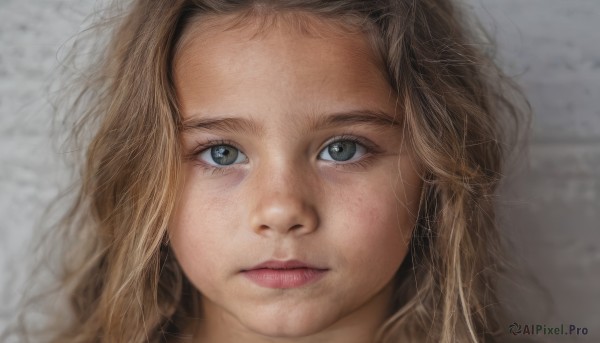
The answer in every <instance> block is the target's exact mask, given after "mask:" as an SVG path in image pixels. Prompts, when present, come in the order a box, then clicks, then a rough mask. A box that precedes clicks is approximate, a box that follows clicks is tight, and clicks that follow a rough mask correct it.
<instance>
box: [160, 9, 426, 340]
mask: <svg viewBox="0 0 600 343" xmlns="http://www.w3.org/2000/svg"><path fill="white" fill-rule="evenodd" d="M228 22H230V18H229V17H221V18H217V19H214V20H213V21H212V23H213V24H214V25H210V26H208V25H205V24H203V23H199V22H196V23H192V24H190V25H191V27H190V28H188V29H187V31H186V34H185V35H184V38H183V42H184V43H183V44H182V45H181V48H180V49H179V50H178V52H177V54H176V58H175V60H174V69H173V73H174V82H175V88H176V91H177V96H178V101H179V104H180V109H181V113H182V117H183V120H184V122H186V123H188V122H190V121H191V120H194V119H195V118H198V117H202V118H223V117H224V116H227V117H235V118H245V119H248V120H252V121H253V122H255V124H256V125H257V126H260V127H262V129H263V130H264V132H263V133H262V134H261V135H256V134H255V133H253V132H250V131H247V132H225V131H219V130H187V131H185V132H184V133H183V135H182V145H183V149H184V152H185V153H186V156H188V159H187V160H186V162H185V164H184V177H185V182H184V187H183V189H182V191H181V196H180V200H179V203H178V206H177V208H176V212H175V213H174V216H173V218H172V221H171V225H170V227H169V235H170V244H171V247H172V250H173V251H174V253H175V256H176V258H177V260H178V261H179V263H180V265H181V268H182V269H183V271H184V273H185V274H186V275H187V277H188V278H189V279H190V281H191V282H192V283H193V284H194V286H196V287H197V288H198V290H200V292H201V294H202V304H201V305H202V310H203V313H204V315H203V318H202V320H199V321H197V322H194V323H193V325H192V326H191V328H193V329H192V332H190V333H191V334H192V335H193V337H194V338H193V341H197V342H219V343H220V342H248V343H253V342H274V343H275V342H277V343H279V342H285V343H292V342H311V343H314V342H333V343H335V342H344V343H352V342H371V341H372V340H373V337H374V335H375V332H376V331H377V329H378V328H379V326H380V325H381V324H382V323H383V322H384V321H385V319H386V316H387V315H388V312H389V310H390V309H389V304H390V298H391V296H392V291H393V284H392V282H391V281H392V278H393V277H394V275H395V273H396V271H397V270H398V267H399V266H400V264H401V263H402V261H403V259H404V257H405V256H406V253H407V250H408V244H409V240H410V237H411V234H412V230H413V227H414V224H415V219H416V212H417V210H418V200H419V194H420V189H421V186H422V183H421V180H420V177H419V172H418V170H416V169H415V167H414V163H413V158H412V157H411V154H410V152H409V151H407V150H406V149H405V147H404V144H403V143H402V138H403V136H402V129H401V126H388V127H377V126H372V125H367V124H360V125H357V124H353V125H337V126H335V127H329V128H317V129H316V130H309V127H310V123H311V121H310V118H313V119H314V118H319V117H322V116H327V115H328V114H329V113H334V112H340V111H347V110H355V109H372V110H380V111H385V112H386V113H389V114H391V115H392V116H393V115H394V113H395V101H396V97H395V95H394V92H393V91H392V89H391V88H390V86H389V84H388V83H387V81H386V80H385V78H384V77H383V74H382V73H381V72H380V70H381V68H380V66H378V65H377V64H376V63H375V62H374V61H376V59H375V58H374V55H373V53H372V51H371V49H370V46H369V44H368V43H367V38H366V36H365V35H364V34H345V35H339V34H335V32H334V30H332V29H331V25H325V24H324V23H321V22H319V20H313V21H312V22H311V27H313V28H316V29H318V30H319V33H320V37H314V36H310V35H307V34H305V33H300V32H296V31H295V30H293V29H290V27H289V26H286V24H285V21H282V23H281V24H279V25H277V26H274V27H273V28H271V29H269V30H268V32H267V33H263V34H260V35H256V36H254V35H253V33H256V32H255V31H254V30H252V28H253V26H252V24H251V23H248V24H247V25H245V26H242V27H240V28H238V29H234V30H228V31H227V30H224V25H225V24H227V23H228ZM203 25H205V26H203ZM398 116H401V114H398ZM342 134H348V135H351V136H357V137H362V138H364V139H367V140H368V141H370V142H371V143H372V144H373V145H374V146H376V147H377V149H378V152H376V153H367V154H365V153H362V152H360V153H358V152H357V153H356V154H355V156H354V157H353V158H352V159H351V160H350V161H345V162H339V161H332V160H331V157H330V155H323V154H322V151H323V150H327V148H328V146H330V144H331V143H332V142H334V141H335V140H333V138H335V137H336V136H340V135H342ZM212 139H220V140H227V141H231V142H233V143H235V144H236V146H237V147H238V148H239V152H240V153H243V156H241V157H240V161H241V162H239V163H237V162H236V163H234V164H232V165H228V166H226V168H227V169H225V171H224V172H220V173H211V172H210V171H207V170H205V169H203V168H202V163H203V162H204V163H209V164H216V162H215V161H214V160H213V159H211V158H210V156H211V155H210V150H209V151H208V153H204V154H198V155H194V154H193V153H194V152H197V150H198V145H199V144H201V143H204V142H205V141H207V140H212ZM359 150H360V148H359ZM205 151H206V150H205ZM360 160H363V161H367V162H366V163H365V165H364V166H350V165H349V164H346V165H344V163H349V162H357V161H360ZM217 165H218V164H217ZM273 259H275V260H289V259H298V260H302V261H304V262H307V263H310V264H313V265H316V266H319V267H322V268H327V269H328V271H327V272H326V274H325V276H324V277H323V278H322V279H320V280H319V281H317V282H315V283H312V284H309V285H305V286H302V287H298V288H291V289H272V288H265V287H261V286H259V285H257V284H255V283H253V282H251V281H249V280H248V279H247V278H245V277H244V276H243V275H242V273H240V271H241V270H242V269H247V268H250V267H252V266H254V265H256V264H259V263H261V262H264V261H267V260H273Z"/></svg>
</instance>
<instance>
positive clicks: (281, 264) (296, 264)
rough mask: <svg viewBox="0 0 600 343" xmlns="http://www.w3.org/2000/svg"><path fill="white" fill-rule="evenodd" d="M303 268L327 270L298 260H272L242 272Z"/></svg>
mask: <svg viewBox="0 0 600 343" xmlns="http://www.w3.org/2000/svg"><path fill="white" fill-rule="evenodd" d="M301 268H305V269H315V270H326V269H327V268H320V267H317V266H314V265H312V264H309V263H305V262H302V261H298V260H288V261H277V260H270V261H266V262H263V263H261V264H258V265H256V266H254V267H251V268H249V269H245V270H242V271H248V270H256V269H282V270H287V269H301Z"/></svg>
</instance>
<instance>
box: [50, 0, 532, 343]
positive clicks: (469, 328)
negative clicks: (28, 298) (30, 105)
mask: <svg viewBox="0 0 600 343" xmlns="http://www.w3.org/2000/svg"><path fill="white" fill-rule="evenodd" d="M112 8H113V9H116V10H117V14H116V15H113V16H111V17H110V18H109V19H104V21H103V24H101V25H97V26H95V29H96V31H93V32H109V35H108V36H107V37H108V39H107V40H105V41H102V40H100V39H99V38H98V37H97V38H98V39H99V40H98V41H101V42H102V43H101V44H100V45H98V46H97V49H95V50H94V51H95V55H93V56H95V57H94V58H92V59H91V60H90V62H89V63H88V65H87V68H86V69H84V72H85V73H84V74H83V75H82V78H81V80H80V81H81V82H79V83H76V85H77V87H79V91H78V93H77V96H75V97H74V98H72V99H73V100H74V101H73V102H72V103H71V107H69V108H70V111H69V116H70V117H69V118H75V120H72V121H70V122H71V123H74V126H73V128H72V138H73V140H72V141H71V142H72V144H73V146H74V147H75V149H77V148H80V147H82V146H85V147H87V150H85V151H83V153H82V157H83V158H84V160H82V161H81V169H80V170H81V173H80V180H79V181H78V182H77V185H76V192H75V196H74V198H73V200H72V206H71V207H70V209H69V211H68V212H67V213H66V214H65V215H64V217H62V219H61V220H60V222H59V223H58V224H57V225H56V228H57V231H56V232H58V233H59V236H58V237H60V239H61V240H62V242H63V249H62V250H63V251H64V256H65V258H64V260H63V269H62V270H63V273H62V274H61V278H60V287H61V289H62V291H63V292H66V294H67V297H68V299H69V301H70V305H71V316H69V317H68V321H66V322H65V323H63V324H62V325H60V326H57V328H59V329H58V330H57V331H55V332H54V333H53V338H52V339H51V340H50V341H51V342H57V343H58V342H60V343H65V342H72V343H75V342H82V343H83V342H85V343H89V342H99V343H100V342H111V343H112V342H128V343H136V342H140V343H141V342H172V341H174V339H175V337H178V336H181V335H184V334H185V332H184V326H185V323H186V320H187V319H189V318H193V317H198V316H199V315H200V313H199V308H198V307H199V301H200V293H199V291H198V290H197V289H195V288H194V287H193V286H192V285H191V283H190V282H189V281H188V279H187V278H186V276H185V275H184V274H183V273H182V271H181V269H180V267H179V265H178V263H177V261H176V260H175V259H174V257H173V255H172V254H171V253H170V251H169V246H168V242H167V241H166V237H167V226H168V222H169V219H170V217H171V215H172V213H173V210H174V206H175V202H176V199H177V196H178V192H179V190H180V188H181V185H182V181H181V180H182V177H181V167H180V166H181V163H182V156H181V148H180V140H179V137H180V131H181V118H180V114H179V110H178V104H177V98H176V93H175V90H174V85H173V75H172V73H173V71H172V61H173V58H174V55H175V54H176V51H177V47H178V44H179V43H180V40H179V38H180V37H181V36H182V33H183V32H184V30H185V28H186V27H187V26H188V25H189V23H190V22H191V21H202V20H203V19H204V18H209V17H214V16H220V15H224V14H233V15H236V16H235V17H236V18H237V19H238V21H237V22H238V24H244V23H246V22H247V21H249V20H256V19H266V18H277V17H278V16H279V15H281V14H284V13H288V14H289V13H292V14H298V16H297V18H300V19H301V18H302V16H303V15H304V16H306V15H308V16H313V17H316V18H319V19H322V20H323V21H326V22H330V23H332V24H333V25H332V26H337V27H345V28H349V29H354V30H359V31H360V32H364V33H365V35H366V36H367V37H368V39H369V41H370V42H371V43H372V47H373V53H374V54H375V55H376V56H377V57H378V58H379V59H380V61H381V62H382V66H381V68H382V70H384V71H385V75H386V77H387V80H388V82H389V84H390V86H391V88H392V89H394V90H395V91H396V93H397V95H398V107H399V108H398V109H399V110H400V112H401V113H403V115H404V116H405V117H404V125H405V127H404V129H405V130H406V139H405V143H406V144H408V145H409V147H410V148H411V149H412V150H413V151H414V152H415V156H417V158H418V159H419V161H418V162H419V163H420V165H421V166H422V168H423V169H424V170H425V174H424V176H423V181H424V186H423V189H422V194H421V202H420V210H419V216H418V220H417V224H416V227H415V230H414V234H413V237H412V241H411V243H410V252H409V254H408V255H407V257H406V259H405V261H404V263H403V264H402V266H401V268H400V270H399V271H398V274H397V277H396V278H395V293H394V298H393V301H394V304H393V305H394V306H393V307H394V310H393V312H392V313H390V314H389V317H388V318H387V320H386V322H385V323H383V325H382V326H381V328H380V330H379V332H378V334H377V336H376V337H374V338H373V341H374V342H379V343H399V342H436V343H450V342H472V343H482V342H495V341H497V337H498V336H499V334H500V331H499V326H498V325H499V315H500V313H501V309H500V308H499V307H498V306H497V305H498V301H497V298H496V294H495V279H496V277H497V275H498V273H499V269H500V266H501V261H502V259H501V249H500V246H501V244H500V243H501V242H500V239H499V235H498V229H497V227H496V220H495V215H494V213H495V211H494V198H495V193H496V190H497V186H498V184H499V182H500V180H501V175H502V173H503V165H504V164H503V162H504V160H505V157H506V153H507V151H508V149H507V147H509V146H510V145H508V142H509V141H510V140H508V139H507V137H508V135H507V133H508V132H512V131H514V129H515V127H517V126H513V125H512V124H515V123H516V124H518V123H519V121H520V119H519V118H520V117H522V114H524V113H525V112H526V111H524V110H522V109H521V108H520V106H518V104H517V102H516V100H515V99H517V98H516V97H515V96H517V97H518V96H519V94H520V92H519V90H518V87H516V86H515V85H514V83H513V82H512V81H511V80H510V79H509V78H508V77H506V76H505V74H503V73H502V71H501V70H500V69H499V67H498V66H497V64H496V62H495V60H494V50H493V44H492V42H491V40H490V39H489V37H488V36H487V35H486V34H485V31H483V30H482V29H481V28H480V26H481V25H479V24H478V23H477V21H476V20H474V19H473V18H472V17H470V16H468V15H466V12H465V11H464V10H462V9H461V8H459V7H458V6H457V4H455V3H454V2H453V1H449V0H372V1H359V0H356V1H355V0H330V1H318V0H277V1H275V0H204V1H202V0H152V1H148V0H135V1H131V2H129V3H128V4H127V5H126V6H119V5H115V7H112ZM300 19H299V21H298V22H299V23H302V20H300ZM265 22H266V21H265ZM264 27H265V29H268V26H264ZM108 28H110V30H107V29H108ZM91 32H92V31H91ZM521 99H522V98H521ZM524 103H525V104H526V100H525V102H524ZM65 242H66V243H65Z"/></svg>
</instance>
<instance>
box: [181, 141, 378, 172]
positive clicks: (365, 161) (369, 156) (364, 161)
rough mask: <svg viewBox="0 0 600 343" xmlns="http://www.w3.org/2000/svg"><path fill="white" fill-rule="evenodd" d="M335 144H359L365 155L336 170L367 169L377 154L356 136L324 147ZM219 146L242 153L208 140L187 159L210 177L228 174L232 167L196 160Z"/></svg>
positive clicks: (339, 165)
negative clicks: (343, 168) (216, 165)
mask: <svg viewBox="0 0 600 343" xmlns="http://www.w3.org/2000/svg"><path fill="white" fill-rule="evenodd" d="M337 142H353V143H356V144H360V145H361V146H363V147H364V148H365V154H364V155H363V157H361V159H360V160H358V161H356V162H349V163H333V164H334V165H335V167H336V168H338V167H345V168H367V167H368V166H369V165H371V163H372V162H373V157H375V155H377V154H378V153H379V149H378V148H377V147H376V146H375V145H374V144H373V143H371V142H369V141H368V140H366V139H364V138H361V137H357V136H354V135H351V134H342V135H339V136H335V137H333V138H332V139H331V140H330V141H329V142H328V143H327V144H326V145H325V147H327V146H329V145H331V144H333V143H337ZM220 145H228V146H231V147H233V148H235V149H237V150H239V151H242V149H240V148H239V147H238V146H237V144H236V143H234V142H232V141H229V140H221V139H215V140H208V141H206V142H204V143H198V146H197V147H196V149H194V151H193V152H192V153H191V154H190V155H189V157H188V158H187V159H188V160H193V161H194V162H195V164H196V165H197V166H199V167H200V168H202V169H203V170H204V171H206V172H209V173H210V174H211V175H221V174H224V173H226V172H228V171H229V170H230V169H232V168H233V167H232V166H223V167H215V166H213V165H210V164H208V163H205V162H202V161H201V160H199V159H198V156H199V155H200V154H201V153H203V152H204V151H206V150H208V149H211V148H213V147H215V146H220ZM323 149H325V148H323ZM323 149H321V150H319V155H320V152H321V151H323Z"/></svg>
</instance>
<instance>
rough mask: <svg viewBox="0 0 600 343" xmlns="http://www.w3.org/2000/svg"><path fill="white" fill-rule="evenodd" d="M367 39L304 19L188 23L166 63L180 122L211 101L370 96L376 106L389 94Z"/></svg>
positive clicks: (206, 19)
mask: <svg viewBox="0 0 600 343" xmlns="http://www.w3.org/2000/svg"><path fill="white" fill-rule="evenodd" d="M300 18H301V19H300ZM369 38H370V34H369V33H366V32H364V30H361V29H360V28H357V27H352V26H347V25H342V24H340V23H338V22H333V21H331V20H329V19H323V18H317V17H314V16H311V15H303V16H302V17H294V16H287V17H286V16H281V17H277V18H271V19H264V18H263V19H261V20H254V19H253V18H251V19H245V20H241V19H240V17H239V16H233V15H222V16H212V17H202V18H198V19H196V20H193V21H191V22H190V23H189V25H188V26H187V27H186V29H185V30H184V32H183V35H182V37H181V39H180V42H179V44H178V46H177V48H176V53H175V58H174V65H173V74H174V80H175V86H176V89H177V93H178V98H179V100H180V103H181V106H182V113H183V115H184V117H185V114H186V112H189V111H192V110H198V108H197V107H200V106H202V105H207V106H208V105H209V104H210V103H211V102H214V101H216V100H220V102H221V104H222V103H223V102H227V101H230V102H232V101H236V102H238V103H240V102H244V96H245V95H247V97H246V100H248V98H250V97H252V99H266V98H268V97H269V96H270V97H273V96H275V95H276V94H279V95H281V96H280V97H279V99H283V98H286V94H289V93H290V92H291V93H294V94H295V95H296V96H304V97H305V99H318V98H321V99H323V101H327V102H329V101H330V100H340V101H341V100H342V99H340V97H348V96H349V95H354V96H356V99H357V100H360V99H361V98H363V99H364V98H368V97H370V98H373V95H375V94H376V97H379V98H378V99H377V100H374V101H380V102H381V100H382V98H383V97H385V98H386V99H387V98H388V97H389V96H390V95H391V89H390V87H389V84H388V83H387V81H386V77H385V76H384V72H383V70H384V69H385V68H384V67H383V65H382V63H381V60H380V58H378V55H377V54H376V53H375V50H374V47H373V43H372V41H371V40H370V39H369ZM249 86H251V87H252V88H253V89H249ZM261 89H262V90H265V91H264V92H263V93H261ZM284 90H285V91H286V92H287V93H286V94H283V93H281V92H283V91H284ZM278 92H280V93H278ZM228 94H229V96H228ZM234 96H235V98H234ZM325 98H327V99H325ZM290 99H291V98H290ZM256 102H257V101H255V100H254V101H251V102H250V103H251V104H256ZM246 103H248V102H246ZM263 104H264V105H266V103H263ZM209 107H210V106H209Z"/></svg>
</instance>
